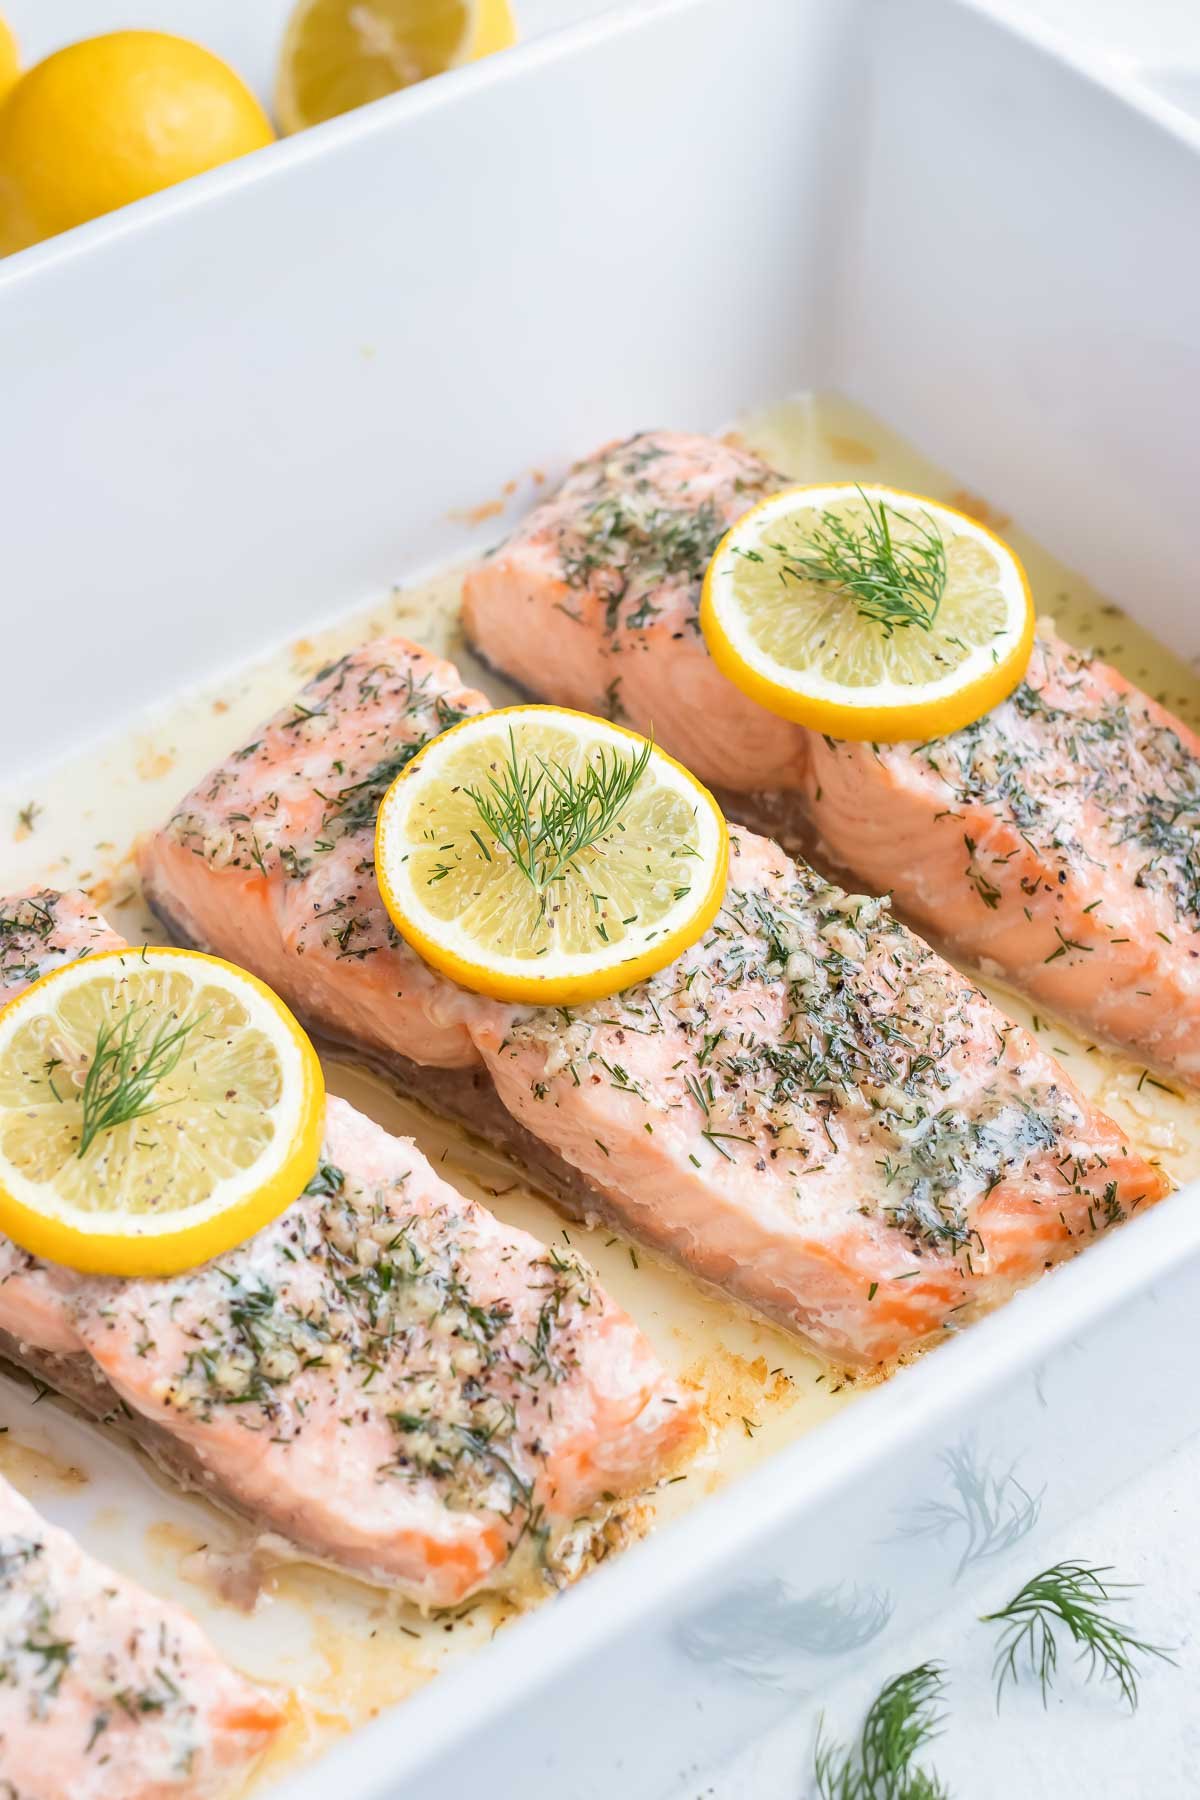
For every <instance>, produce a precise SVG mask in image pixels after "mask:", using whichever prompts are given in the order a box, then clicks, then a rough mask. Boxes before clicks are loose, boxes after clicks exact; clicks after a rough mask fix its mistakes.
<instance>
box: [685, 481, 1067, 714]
mask: <svg viewBox="0 0 1200 1800" xmlns="http://www.w3.org/2000/svg"><path fill="white" fill-rule="evenodd" d="M700 623H701V629H702V630H703V633H704V637H705V641H706V642H707V644H708V647H709V650H710V651H711V653H712V656H713V660H714V661H715V662H716V664H717V666H718V667H719V668H720V669H721V671H722V673H723V674H724V675H726V676H728V678H729V680H730V681H732V682H734V683H735V685H736V686H738V687H739V688H741V689H742V690H743V691H744V692H745V693H747V694H748V695H750V697H751V698H752V699H754V700H757V701H758V702H759V704H760V705H762V706H764V707H766V708H767V709H768V710H769V711H771V712H774V713H779V714H781V715H782V716H783V717H784V718H787V719H794V720H795V721H796V722H797V723H798V724H801V725H807V726H810V727H811V728H812V729H813V730H816V731H822V732H825V733H827V734H828V735H829V736H830V737H836V738H857V739H868V740H871V741H873V742H877V743H891V742H896V741H899V740H902V739H918V738H920V739H924V738H931V737H940V736H943V735H944V734H945V733H947V732H950V731H956V730H958V729H959V728H960V727H961V726H963V725H967V724H969V723H970V722H971V721H972V720H973V719H977V718H980V717H982V715H983V714H984V713H985V712H988V711H990V710H991V708H992V707H994V706H997V705H998V704H999V703H1000V701H1001V700H1003V699H1004V698H1005V697H1006V696H1007V695H1008V694H1009V693H1011V691H1012V689H1013V688H1014V687H1015V686H1016V685H1017V683H1018V681H1019V680H1020V679H1021V676H1022V675H1023V674H1024V672H1025V668H1026V665H1027V664H1028V661H1029V655H1030V651H1031V649H1032V646H1033V630H1034V612H1033V601H1032V598H1031V596H1030V592H1029V583H1028V581H1027V579H1026V576H1025V571H1024V569H1023V568H1022V566H1021V564H1020V562H1019V561H1018V560H1017V558H1016V556H1015V555H1014V554H1013V552H1012V551H1011V550H1010V549H1009V548H1008V546H1007V545H1006V544H1004V543H1002V542H1001V540H1000V539H999V538H998V537H995V536H994V535H993V533H991V532H990V531H987V530H986V529H985V528H984V527H983V526H982V525H980V524H978V523H977V522H976V521H975V520H974V519H970V518H968V517H967V516H966V514H964V513H960V512H956V511H955V510H954V509H953V508H952V507H949V506H944V505H942V504H941V503H940V502H939V501H936V500H927V499H923V498H922V497H921V496H920V495H916V494H906V493H902V492H899V491H897V490H896V489H893V488H885V487H852V486H846V485H840V484H839V485H837V486H823V487H802V488H790V489H785V490H784V491H783V492H782V493H779V494H775V495H773V496H772V497H771V498H770V499H769V500H764V501H763V502H762V503H761V504H760V505H759V506H756V507H754V508H753V509H752V510H751V511H750V512H748V513H747V514H746V515H745V517H744V518H742V519H739V520H738V522H737V523H736V524H735V525H734V526H733V527H732V528H731V530H730V531H728V532H727V533H726V535H725V537H724V538H723V539H722V540H721V542H720V544H719V545H718V546H717V550H716V553H715V554H714V556H713V558H712V561H711V562H710V564H709V567H708V571H707V573H706V575H705V579H704V589H703V594H702V598H701V606H700Z"/></svg>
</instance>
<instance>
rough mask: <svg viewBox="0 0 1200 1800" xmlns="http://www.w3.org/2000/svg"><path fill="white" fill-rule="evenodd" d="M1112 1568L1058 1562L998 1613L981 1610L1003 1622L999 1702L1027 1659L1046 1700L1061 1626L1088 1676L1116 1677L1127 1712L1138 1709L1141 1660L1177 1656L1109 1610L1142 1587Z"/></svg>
mask: <svg viewBox="0 0 1200 1800" xmlns="http://www.w3.org/2000/svg"><path fill="white" fill-rule="evenodd" d="M1111 1573H1112V1571H1111V1568H1110V1567H1109V1566H1108V1565H1107V1564H1106V1565H1102V1566H1094V1565H1093V1564H1091V1563H1084V1562H1076V1561H1066V1562H1059V1563H1055V1564H1054V1566H1053V1567H1052V1568H1049V1569H1045V1570H1043V1572H1042V1573H1041V1574H1040V1575H1035V1576H1034V1577H1033V1579H1032V1580H1031V1581H1027V1582H1026V1583H1025V1586H1024V1587H1023V1588H1022V1589H1021V1591H1020V1593H1019V1594H1016V1595H1014V1597H1013V1598H1012V1599H1011V1600H1010V1601H1009V1603H1008V1605H1007V1606H1004V1607H1002V1608H1001V1609H1000V1611H999V1612H993V1613H984V1614H983V1615H982V1617H983V1621H984V1623H985V1624H990V1623H992V1622H1000V1621H1002V1622H1003V1624H1004V1630H1003V1632H1002V1633H1001V1636H1000V1645H999V1648H998V1649H997V1651H996V1662H995V1667H994V1669H993V1674H994V1676H995V1679H996V1706H997V1708H998V1707H999V1705H1000V1698H1001V1695H1002V1694H1003V1692H1004V1684H1005V1682H1006V1681H1009V1680H1011V1681H1012V1682H1013V1683H1014V1685H1015V1684H1016V1682H1017V1681H1018V1680H1019V1678H1020V1672H1019V1669H1018V1663H1019V1662H1020V1661H1021V1659H1022V1658H1024V1660H1025V1661H1026V1662H1027V1663H1028V1666H1029V1669H1030V1671H1031V1673H1033V1674H1035V1675H1036V1676H1037V1678H1038V1680H1039V1682H1040V1683H1041V1688H1042V1704H1043V1706H1044V1705H1045V1704H1046V1702H1047V1696H1048V1694H1049V1692H1050V1688H1051V1687H1052V1685H1053V1682H1054V1677H1055V1673H1056V1671H1057V1668H1058V1643H1057V1639H1056V1637H1055V1632H1056V1629H1057V1627H1058V1626H1060V1625H1062V1626H1064V1627H1065V1628H1066V1630H1067V1631H1068V1632H1069V1633H1070V1636H1071V1638H1072V1640H1073V1641H1074V1642H1075V1643H1076V1644H1077V1645H1078V1646H1079V1657H1078V1659H1077V1660H1078V1661H1080V1662H1083V1663H1086V1665H1087V1677H1086V1678H1087V1680H1089V1681H1090V1680H1091V1679H1092V1677H1093V1676H1094V1675H1095V1674H1096V1673H1097V1672H1099V1675H1100V1679H1101V1680H1102V1681H1113V1682H1115V1683H1116V1685H1117V1687H1118V1688H1119V1689H1120V1691H1121V1696H1122V1698H1123V1699H1124V1700H1126V1701H1127V1702H1128V1704H1129V1710H1130V1712H1133V1711H1135V1710H1136V1708H1137V1702H1138V1689H1137V1667H1136V1665H1137V1662H1138V1660H1139V1658H1142V1657H1146V1656H1157V1657H1158V1658H1159V1659H1160V1660H1161V1661H1163V1662H1173V1661H1174V1658H1173V1657H1172V1656H1171V1654H1170V1653H1169V1652H1168V1651H1167V1650H1164V1649H1163V1648H1162V1646H1161V1645H1159V1644H1148V1643H1146V1641H1145V1640H1144V1639H1143V1638H1138V1637H1134V1635H1133V1633H1132V1632H1129V1631H1126V1630H1125V1628H1124V1627H1123V1626H1122V1625H1120V1624H1119V1623H1118V1622H1117V1620H1116V1619H1114V1618H1112V1617H1111V1616H1110V1614H1109V1612H1108V1611H1107V1610H1106V1609H1107V1608H1110V1607H1112V1606H1119V1605H1123V1604H1124V1602H1125V1597H1126V1596H1125V1594H1124V1593H1123V1592H1121V1590H1122V1589H1126V1588H1131V1587H1136V1586H1137V1583H1136V1582H1130V1581H1112V1580H1108V1579H1106V1577H1108V1576H1110V1575H1111Z"/></svg>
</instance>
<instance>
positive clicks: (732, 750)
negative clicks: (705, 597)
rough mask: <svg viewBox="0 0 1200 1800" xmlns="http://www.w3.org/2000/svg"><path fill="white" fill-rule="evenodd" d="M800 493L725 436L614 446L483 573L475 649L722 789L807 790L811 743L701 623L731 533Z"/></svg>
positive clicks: (572, 479) (476, 591)
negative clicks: (769, 706) (761, 699)
mask: <svg viewBox="0 0 1200 1800" xmlns="http://www.w3.org/2000/svg"><path fill="white" fill-rule="evenodd" d="M784 486H786V481H785V478H784V477H783V476H782V475H780V474H778V473H777V472H776V471H775V470H773V469H771V468H769V467H768V466H767V464H766V463H764V462H762V461H761V460H760V459H759V458H758V457H757V456H754V455H752V454H751V453H750V452H748V451H745V450H741V449H738V448H736V447H735V446H733V445H731V444H727V443H724V442H722V441H721V440H720V439H716V438H705V437H695V436H691V435H689V434H687V433H684V432H676V431H654V432H643V433H640V434H639V435H638V436H636V437H632V438H628V439H627V440H626V441H625V442H624V443H619V444H609V445H607V446H606V447H605V448H604V449H603V450H601V451H599V453H598V454H597V455H596V456H593V457H589V458H588V459H587V461H586V462H582V463H580V464H579V465H578V466H577V467H576V468H575V469H574V470H573V471H572V473H571V474H570V475H569V476H568V477H567V479H566V481H565V482H564V483H563V485H562V487H561V488H560V489H559V490H558V492H557V493H555V494H553V495H551V496H550V497H549V498H548V499H546V500H545V501H543V502H542V504H541V505H540V506H538V507H536V508H535V509H534V510H533V512H531V513H530V514H529V517H528V518H527V519H526V520H525V521H524V523H523V524H522V525H520V526H519V527H518V528H517V530H516V531H515V532H513V534H512V535H511V536H510V537H509V538H508V540H507V541H506V542H505V543H504V544H502V545H501V546H500V548H499V549H497V550H494V551H493V552H492V553H491V555H490V556H488V557H486V558H485V559H484V560H483V561H482V562H481V563H479V564H478V565H477V566H476V567H475V568H473V569H471V570H470V572H469V573H468V575H467V577H466V579H465V581H464V583H463V607H462V615H463V626H464V628H465V630H466V634H467V638H468V640H469V641H470V643H471V645H472V647H473V648H474V649H475V650H476V651H477V652H478V654H479V655H480V656H481V657H482V658H483V659H484V661H485V662H487V663H489V664H490V665H491V667H492V668H494V669H496V670H497V671H498V672H499V673H500V674H503V675H507V676H508V677H509V679H510V680H512V681H515V682H517V683H518V684H519V685H520V686H521V687H523V688H525V689H526V690H527V691H528V692H529V693H530V694H533V695H536V696H538V697H540V698H544V699H547V700H553V701H555V702H556V703H557V704H559V705H561V706H574V707H578V708H579V710H580V711H582V712H590V713H600V714H602V715H604V716H605V717H607V718H618V719H621V720H622V721H624V722H626V723H628V724H630V725H632V726H634V727H635V728H636V729H637V730H638V731H643V732H646V733H651V732H652V733H653V735H654V737H655V739H656V741H657V742H658V743H659V744H661V746H662V747H663V749H664V750H669V751H670V753H671V755H672V756H676V757H678V758H679V760H680V761H681V762H682V763H684V764H686V766H687V767H688V768H689V769H691V771H692V773H693V774H694V775H698V776H699V777H700V780H701V781H704V782H706V783H707V784H708V785H709V786H710V787H718V788H719V787H735V788H743V787H746V788H749V789H751V790H756V789H760V788H761V789H767V790H773V789H776V788H784V789H792V788H795V787H797V786H798V785H799V783H800V780H801V777H802V774H803V769H804V753H805V742H806V736H807V734H806V733H805V732H803V731H800V730H799V729H798V728H797V727H796V726H794V725H789V724H788V723H787V721H786V720H784V719H777V718H775V717H774V715H773V714H771V713H768V712H764V711H763V709H762V707H760V706H758V705H756V704H755V702H754V701H753V700H750V699H748V698H747V697H746V696H745V695H744V694H742V693H740V692H739V691H738V689H737V688H735V687H733V686H732V685H731V683H729V682H728V681H726V679H725V677H724V676H723V675H722V674H721V673H720V672H719V670H718V669H717V666H716V664H715V663H714V662H713V661H712V658H711V657H710V656H709V654H708V650H707V647H706V646H705V642H704V639H703V638H702V637H701V635H700V625H699V606H700V583H701V581H702V580H703V577H704V571H705V569H706V568H707V567H708V563H709V560H710V558H711V556H712V553H713V551H714V550H715V549H716V547H717V544H718V543H719V542H720V539H721V537H722V536H723V535H724V533H725V532H726V531H727V530H728V529H729V527H730V526H731V525H732V524H733V523H734V521H735V520H737V519H740V518H741V516H742V514H743V513H745V512H748V511H749V510H750V508H751V507H752V506H754V505H756V504H757V502H758V501H759V500H762V499H765V498H766V496H767V495H768V494H773V493H775V492H776V491H777V490H778V489H779V488H781V487H784ZM664 670H668V671H669V674H667V675H665V676H664ZM731 761H732V762H733V763H735V764H736V770H737V773H736V774H735V775H731V771H730V767H729V764H730V762H731Z"/></svg>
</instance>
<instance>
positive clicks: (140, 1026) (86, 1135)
mask: <svg viewBox="0 0 1200 1800" xmlns="http://www.w3.org/2000/svg"><path fill="white" fill-rule="evenodd" d="M149 1005H150V1002H149V1001H146V1002H144V1004H143V1005H141V1006H131V1007H129V1008H128V1009H127V1010H126V1011H125V1012H123V1013H122V1014H121V1017H120V1018H119V1019H118V1020H117V1022H116V1023H115V1024H113V1023H111V1022H110V1021H109V1020H105V1022H104V1024H103V1025H101V1027H100V1029H99V1031H98V1032H97V1033H96V1048H95V1051H94V1053H93V1056H92V1060H91V1063H90V1064H89V1065H88V1071H87V1074H86V1076H85V1077H84V1082H83V1092H82V1095H81V1100H82V1105H83V1120H82V1123H81V1126H80V1133H79V1148H78V1150H77V1151H76V1152H75V1154H76V1156H81V1157H82V1156H86V1155H87V1153H88V1151H89V1150H90V1149H91V1147H92V1144H93V1143H94V1141H95V1140H96V1138H97V1137H98V1136H99V1134H100V1133H101V1132H102V1131H111V1130H112V1129H113V1127H114V1126H116V1125H127V1124H128V1123H129V1121H130V1120H131V1119H140V1118H142V1117H143V1116H144V1115H145V1114H146V1113H151V1112H157V1111H158V1109H159V1107H160V1106H165V1105H167V1104H168V1103H167V1102H166V1101H165V1100H157V1101H156V1100H155V1099H154V1092H155V1089H156V1088H157V1086H158V1084H159V1082H160V1081H162V1080H163V1079H164V1078H165V1077H166V1076H168V1075H169V1074H170V1073H171V1071H172V1070H173V1069H174V1068H175V1066H176V1064H177V1063H178V1062H179V1059H180V1057H181V1056H182V1055H183V1051H184V1046H185V1044H186V1042H187V1040H188V1038H189V1037H190V1036H191V1034H192V1032H193V1031H194V1030H195V1029H196V1027H197V1025H199V1023H200V1020H201V1019H202V1018H203V1016H204V1015H203V1014H197V1016H196V1017H195V1018H194V1019H184V1020H182V1021H180V1022H179V1023H178V1024H174V1023H172V1022H171V1021H169V1020H163V1021H162V1023H161V1024H159V1025H158V1026H157V1027H156V1028H155V1029H154V1031H153V1033H151V1020H150V1019H149V1018H146V1017H144V1016H143V1017H141V1018H139V1017H138V1015H139V1014H143V1015H144V1014H145V1012H146V1010H147V1008H148V1007H149Z"/></svg>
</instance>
